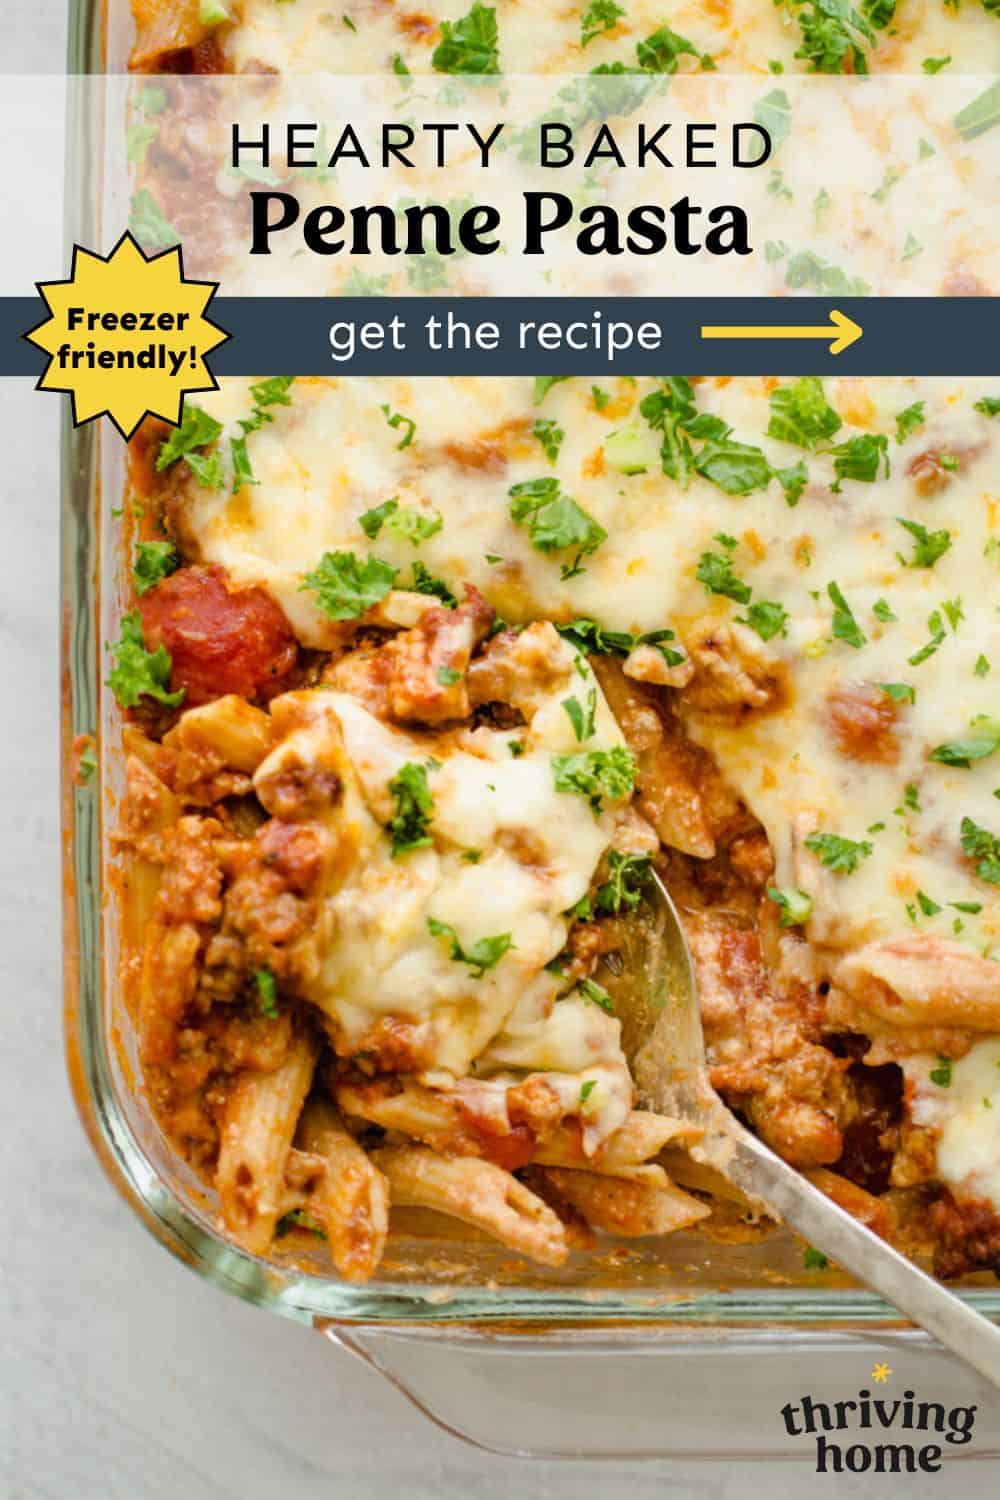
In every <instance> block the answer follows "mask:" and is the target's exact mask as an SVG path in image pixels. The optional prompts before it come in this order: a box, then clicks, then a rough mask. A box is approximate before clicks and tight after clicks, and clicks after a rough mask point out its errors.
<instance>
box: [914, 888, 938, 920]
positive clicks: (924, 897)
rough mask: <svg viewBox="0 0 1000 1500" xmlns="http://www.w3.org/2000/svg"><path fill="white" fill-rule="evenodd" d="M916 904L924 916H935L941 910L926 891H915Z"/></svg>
mask: <svg viewBox="0 0 1000 1500" xmlns="http://www.w3.org/2000/svg"><path fill="white" fill-rule="evenodd" d="M917 905H918V906H919V907H920V910H921V911H922V912H923V914H924V916H925V917H936V916H937V914H938V912H939V911H940V910H941V906H940V903H939V902H937V901H934V900H932V899H931V897H930V896H928V894H927V892H926V891H918V892H917Z"/></svg>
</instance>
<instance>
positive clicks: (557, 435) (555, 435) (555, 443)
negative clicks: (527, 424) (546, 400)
mask: <svg viewBox="0 0 1000 1500" xmlns="http://www.w3.org/2000/svg"><path fill="white" fill-rule="evenodd" d="M531 433H532V436H533V437H535V438H537V440H538V442H540V443H541V445H542V452H543V453H544V454H545V457H546V458H547V459H548V461H549V463H550V464H554V463H555V461H556V459H557V458H558V457H559V449H560V448H561V447H562V444H563V439H564V438H565V436H566V433H565V432H564V430H563V428H561V427H560V426H559V423H558V422H557V421H555V420H554V418H552V417H539V418H538V419H537V420H536V422H535V425H534V426H533V427H532V429H531Z"/></svg>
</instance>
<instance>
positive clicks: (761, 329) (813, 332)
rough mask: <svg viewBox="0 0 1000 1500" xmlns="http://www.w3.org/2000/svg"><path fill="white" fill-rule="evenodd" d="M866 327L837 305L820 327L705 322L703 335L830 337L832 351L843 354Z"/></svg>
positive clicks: (709, 336)
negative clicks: (732, 324) (732, 325)
mask: <svg viewBox="0 0 1000 1500" xmlns="http://www.w3.org/2000/svg"><path fill="white" fill-rule="evenodd" d="M863 332H864V329H863V328H861V327H860V326H859V325H858V324H857V323H855V321H854V319H853V318H849V317H848V316H847V314H846V313H842V312H840V311H839V309H837V308H836V307H834V308H831V309H830V321H829V323H823V324H821V325H820V326H819V327H818V328H815V327H814V328H809V327H806V328H788V327H784V326H782V325H781V324H780V323H779V324H775V325H773V326H771V325H769V324H766V323H764V324H760V325H756V326H755V325H753V324H750V325H747V324H744V325H742V326H740V325H736V326H734V327H730V326H728V325H726V324H721V325H716V324H708V323H706V324H703V325H702V330H701V336H702V338H703V339H829V340H830V353H831V354H842V353H843V352H844V350H845V349H849V348H850V347H851V345H852V344H856V343H857V341H858V339H859V338H860V337H861V335H862V333H863Z"/></svg>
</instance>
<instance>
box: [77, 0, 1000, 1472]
mask: <svg viewBox="0 0 1000 1500" xmlns="http://www.w3.org/2000/svg"><path fill="white" fill-rule="evenodd" d="M120 43H121V39H118V43H117V44H116V43H115V40H114V39H113V38H111V39H109V38H108V37H107V35H106V30H105V17H104V13H103V7H102V5H101V4H100V0H79V3H78V4H76V5H75V6H74V8H73V12H72V24H71V41H70V58H69V68H70V72H71V73H73V74H78V75H87V74H91V75H93V74H95V73H100V72H101V70H102V69H103V68H104V66H105V62H106V59H107V58H108V57H109V56H110V57H111V58H112V60H113V62H116V63H118V64H119V65H120V61H121V52H120ZM93 86H94V85H93V80H91V83H90V91H92V89H93ZM90 91H88V88H87V86H86V84H85V82H84V81H83V80H81V85H80V88H79V90H77V91H76V95H75V97H74V90H73V89H72V88H71V90H70V98H71V108H70V118H69V121H68V170H67V184H68V187H67V197H68V209H69V211H68V215H67V223H68V229H69V234H68V239H69V241H70V242H73V241H77V242H80V243H82V244H84V245H88V246H91V245H92V246H95V247H96V248H98V249H103V248H104V246H105V244H106V242H107V241H108V239H109V235H108V233H105V232H104V231H103V228H102V220H103V217H104V214H103V208H104V204H105V201H106V199H105V191H106V185H105V181H104V167H103V164H104V162H105V159H106V158H105V153H106V143H105V141H104V139H103V137H102V127H101V123H100V121H101V116H100V112H99V111H97V110H95V109H94V108H93V107H92V92H90ZM117 227H118V226H117V225H115V224H112V225H111V226H110V229H111V231H115V232H116V231H117ZM124 486H125V474H124V450H123V448H122V445H121V443H120V442H119V440H118V438H117V437H115V436H112V435H111V433H110V431H108V432H105V431H100V430H97V429H96V428H95V427H93V426H91V427H86V428H82V429H77V430H74V429H73V427H72V424H71V418H70V415H69V412H68V410H67V414H66V419H65V427H64V434H63V494H62V622H63V634H62V652H63V661H62V683H63V720H62V725H63V751H64V754H63V766H64V771H63V805H64V829H65V874H64V903H65V904H64V952H65V1006H66V1011H65V1016H66V1043H67V1052H68V1060H69V1070H70V1075H71V1079H72V1084H73V1088H74V1093H75V1095H76V1099H77V1103H78V1106H79V1109H80V1113H81V1116H82V1119H83V1122H84V1125H85V1128H86V1129H87V1132H88V1135H89V1137H90V1139H91V1141H92V1143H93V1145H94V1149H95V1151H96V1153H97V1155H98V1157H99V1159H100V1160H101V1162H102V1164H103V1166H104V1167H105V1170H106V1171H107V1173H108V1175H109V1177H110V1178H111V1180H112V1182H113V1183H114V1185H115V1186H116V1187H117V1188H118V1190H119V1191H120V1192H121V1193H122V1194H123V1196H125V1197H126V1198H127V1200H128V1201H129V1203H130V1204H131V1205H132V1207H133V1208H134V1210H135V1212H136V1213H137V1215H138V1216H139V1217H140V1218H141V1220H142V1221H143V1223H144V1224H145V1225H146V1226H147V1228H148V1229H149V1230H150V1231H151V1232H152V1233H153V1234H154V1235H155V1236H156V1238H157V1239H158V1240H159V1241H160V1242H161V1243H162V1244H164V1245H165V1246H166V1247H167V1248H169V1249H170V1250H171V1251H172V1252H173V1253H174V1254H175V1255H177V1256H178V1257H179V1258H181V1259H183V1260H184V1261H186V1262H187V1263H188V1264H189V1265H190V1266H191V1267H192V1268H193V1269H195V1270H197V1271H199V1272H200V1273H201V1274H202V1275H204V1276H206V1277H207V1278H208V1279H210V1280H211V1281H213V1282H214V1283H215V1284H216V1285H218V1286H219V1287H221V1288H223V1289H225V1290H227V1291H229V1292H233V1293H235V1294H236V1295H238V1296H241V1297H243V1298H244V1299H245V1300H247V1301H250V1302H253V1303H255V1304H258V1305H260V1306H262V1307H267V1308H269V1309H271V1310H272V1311H275V1312H279V1313H282V1314H283V1315H285V1316H287V1317H291V1318H294V1319H296V1320H298V1321H301V1322H304V1323H307V1324H311V1325H312V1326H313V1327H315V1328H316V1329H318V1330H319V1331H321V1332H323V1333H325V1334H326V1335H327V1336H328V1337H331V1338H332V1339H334V1340H336V1341H337V1342H339V1343H341V1344H342V1345H343V1346H344V1347H346V1348H349V1349H351V1350H352V1351H354V1352H356V1353H358V1354H359V1355H361V1356H362V1357H364V1358H365V1359H367V1360H368V1361H369V1362H370V1363H371V1364H372V1365H373V1366H374V1367H375V1368H377V1369H379V1370H380V1372H382V1373H383V1374H385V1375H386V1376H387V1377H388V1378H389V1379H390V1380H392V1381H393V1382H394V1383H396V1384H397V1385H398V1386H399V1387H400V1388H401V1389H402V1390H403V1391H405V1392H406V1394H407V1395H409V1396H410V1397H411V1398H412V1399H413V1400H414V1401H415V1402H416V1403H417V1404H418V1405H419V1406H421V1408H422V1409H423V1410H424V1411H426V1412H427V1413H428V1415H430V1416H431V1417H432V1418H433V1419H434V1420H436V1421H438V1422H439V1423H440V1424H442V1425H443V1426H445V1427H446V1428H448V1429H449V1430H450V1431H453V1432H456V1433H458V1434H460V1435H462V1436H464V1437H466V1438H468V1439H470V1440H472V1441H474V1442H477V1443H480V1444H482V1445H483V1446H486V1447H489V1448H491V1449H494V1450H496V1451H502V1452H508V1453H518V1454H535V1455H539V1456H548V1457H556V1456H565V1457H582V1456H594V1457H598V1456H602V1457H610V1456H627V1457H640V1456H643V1457H655V1456H663V1455H667V1454H669V1455H673V1456H682V1455H683V1456H704V1457H723V1456H725V1457H765V1456H775V1455H780V1456H788V1457H799V1458H803V1457H808V1456H809V1452H810V1447H811V1436H809V1435H797V1434H795V1433H791V1432H789V1431H788V1425H789V1424H788V1423H787V1422H786V1420H785V1419H783V1417H782V1416H781V1408H782V1406H784V1405H785V1404H786V1403H787V1402H789V1401H798V1400H801V1397H802V1394H803V1393H808V1394H809V1395H810V1396H811V1397H812V1398H813V1399H814V1400H824V1399H825V1400H827V1401H830V1400H834V1399H843V1398H844V1397H851V1396H853V1395H855V1394H856V1393H857V1389H858V1387H859V1386H864V1385H866V1384H867V1383H868V1381H869V1379H870V1374H869V1372H870V1370H871V1368H872V1366H873V1365H874V1363H876V1362H878V1361H883V1362H886V1363H889V1364H891V1365H894V1366H895V1367H896V1376H897V1384H898V1379H899V1378H900V1377H901V1378H903V1379H904V1380H905V1381H906V1383H907V1385H908V1386H911V1385H912V1386H913V1387H914V1388H916V1389H917V1390H918V1394H919V1395H920V1396H921V1397H923V1396H927V1397H928V1398H936V1399H939V1400H943V1401H947V1402H949V1403H955V1402H959V1401H963V1402H968V1403H971V1402H978V1404H979V1420H978V1424H977V1431H976V1434H975V1441H974V1442H973V1443H969V1444H968V1445H967V1446H961V1447H955V1448H954V1449H952V1450H950V1451H949V1456H951V1457H963V1458H973V1457H974V1458H981V1457H988V1456H995V1455H997V1454H998V1453H1000V1414H998V1413H997V1412H996V1411H995V1403H992V1405H993V1408H994V1410H992V1411H991V1407H990V1404H989V1400H988V1398H989V1393H988V1392H987V1390H986V1388H985V1387H984V1386H983V1385H982V1384H981V1383H978V1382H977V1381H976V1380H975V1379H974V1378H973V1377H972V1376H970V1375H968V1374H967V1373H966V1372H964V1371H963V1370H962V1369H960V1368H959V1367H958V1366H957V1365H956V1364H955V1363H954V1362H953V1361H952V1360H951V1359H950V1358H949V1357H948V1356H946V1355H944V1354H942V1353H941V1352H940V1351H938V1350H937V1349H936V1346H934V1345H933V1344H932V1343H931V1342H930V1341H929V1340H927V1339H926V1338H924V1337H923V1336H922V1335H920V1334H917V1333H915V1332H913V1331H912V1330H910V1329H908V1328H907V1327H906V1326H904V1325H903V1324H901V1323H900V1320H899V1318H898V1316H897V1315H895V1314H894V1312H893V1310H892V1309H891V1308H888V1307H887V1306H886V1305H885V1304H884V1303H883V1302H881V1301H880V1300H879V1299H878V1298H876V1297H874V1296H872V1295H870V1294H869V1293H867V1292H864V1291H862V1290H858V1289H857V1288H856V1287H855V1286H853V1285H851V1284H849V1283H848V1282H846V1281H845V1280H842V1279H841V1280H838V1279H837V1278H836V1276H834V1275H826V1276H823V1277H822V1278H819V1277H817V1276H816V1275H815V1274H811V1273H810V1272H808V1271H806V1270H804V1269H803V1264H802V1254H801V1246H799V1245H797V1244H796V1243H795V1242H794V1241H793V1240H792V1238H791V1236H787V1235H775V1236H772V1237H771V1238H770V1239H767V1240H765V1241H763V1242H761V1243H752V1244H734V1245H727V1244H718V1243H716V1244H710V1243H709V1242H708V1241H707V1240H705V1239H702V1238H700V1237H697V1236H692V1235H676V1236H672V1237H669V1238H667V1239H665V1240H663V1241H661V1242H639V1244H638V1248H637V1247H636V1242H627V1243H626V1242H621V1243H620V1244H618V1245H614V1244H612V1243H609V1242H608V1243H605V1245H604V1246H603V1247H602V1250H601V1251H600V1253H599V1254H597V1255H595V1256H592V1257H590V1258H587V1259H584V1258H583V1257H579V1256H576V1257H574V1258H573V1259H572V1260H571V1262H570V1263H569V1265H568V1266H567V1267H565V1268H563V1269H561V1270H559V1271H546V1270H542V1269H540V1268H537V1267H528V1266H527V1265H526V1264H525V1263H524V1262H516V1261H514V1260H513V1259H512V1257H511V1256H510V1254H509V1253H508V1252H506V1251H504V1250H503V1249H502V1248H500V1247H496V1246H493V1245H491V1244H489V1243H488V1242H486V1241H485V1240H483V1239H477V1240H469V1239H465V1238H462V1239H459V1238H450V1237H448V1238H446V1237H443V1236H442V1235H441V1233H440V1231H439V1230H438V1229H437V1228H436V1227H434V1226H432V1225H430V1222H429V1221H422V1220H421V1219H420V1218H419V1217H416V1216H414V1217H413V1218H412V1219H411V1220H409V1221H407V1222H406V1223H405V1224H401V1228H400V1230H399V1232H398V1233H396V1234H395V1235H394V1237H393V1240H392V1241H391V1250H390V1253H389V1254H388V1255H387V1257H386V1261H385V1263H384V1265H383V1268H382V1271H381V1273H380V1275H379V1277H378V1278H377V1279H376V1280H375V1281H373V1282H371V1283H369V1284H367V1285H365V1286H356V1285H347V1284H345V1283H343V1282H341V1281H339V1280H338V1279H337V1278H336V1277H334V1276H332V1275H331V1274H330V1273H329V1272H328V1271H327V1270H326V1269H325V1268H324V1267H322V1266H321V1265H319V1264H318V1263H317V1264H315V1265H314V1264H312V1263H310V1262H309V1261H308V1260H305V1259H303V1257H302V1255H301V1253H300V1254H298V1255H295V1256H293V1255H281V1254H279V1255H278V1256H276V1257H275V1258H274V1259H272V1260H269V1261H266V1262H265V1261H263V1260H261V1259H257V1258H255V1257H253V1256H251V1255H248V1254H246V1253H244V1252H243V1251H241V1250H239V1249H237V1248H235V1247H234V1246H233V1245H232V1244H231V1243H229V1242H227V1241H226V1240H225V1239H224V1238H223V1237H222V1236H221V1235H220V1234H219V1233H218V1232H217V1229H216V1228H215V1224H214V1216H213V1210H212V1205H211V1203H210V1202H209V1201H208V1199H207V1197H206V1194H205V1192H204V1189H203V1188H202V1186H201V1185H200V1184H199V1183H197V1182H196V1181H195V1180H194V1179H193V1178H192V1177H191V1176H190V1175H189V1174H187V1173H186V1172H185V1171H184V1169H182V1168H180V1167H179V1166H178V1164H177V1161H176V1159H175V1158H174V1157H173V1156H172V1154H171V1152H170V1149H169V1147H168V1146H167V1144H166V1142H165V1141H164V1140H163V1138H162V1137H161V1135H160V1133H159V1131H158V1129H157V1127H156V1125H155V1123H154V1122H153V1121H152V1119H151V1117H150V1115H149V1114H148V1112H147V1111H146V1109H145V1107H144V1105H143V1102H142V1099H141V1097H140V1095H139V1094H138V1092H137V1091H136V1089H135V1087H134V1081H135V1078H136V1076H137V1062H136V1058H135V1056H134V1052H133V1049H132V1043H131V1028H130V1024H129V1020H128V1017H127V1015H126V1014H125V1010H124V1005H123V1001H122V997H121V992H120V987H119V984H118V978H117V969H118V952H119V934H118V929H117V924H118V902H117V900H116V898H115V892H114V889H113V873H114V853H113V849H112V845H111V841H110V833H111V831H112V829H113V827H114V822H115V808H116V801H117V799H118V797H119V796H120V794H121V787H122V764H121V753H120V750H119V748H118V740H119V733H118V722H117V711H116V708H115V705H114V702H113V699H111V697H110V694H109V693H108V692H107V690H106V689H105V688H104V687H103V686H102V679H103V676H104V675H105V674H104V669H103V643H104V642H105V641H106V640H108V639H110V638H111V637H112V636H113V635H114V633H115V630H114V625H115V622H116V621H117V618H118V615H119V613H120V604H121V599H120V598H119V597H118V594H117V588H118V581H119V579H120V577H121V574H122V572H123V569H122V567H121V559H120V556H119V550H118V549H120V545H121V543H120V528H116V527H114V526H113V525H112V522H111V518H110V512H111V509H112V507H113V506H116V505H117V504H118V503H119V500H120V496H121V495H122V494H123V492H124ZM89 735H93V736H95V738H96V740H97V744H98V746H99V747H100V754H99V756H98V769H97V773H96V775H95V776H94V777H93V778H92V779H91V781H90V782H89V784H87V785H84V786H80V785H79V784H78V780H79V778H78V777H77V776H76V775H75V774H74V763H75V759H76V757H75V755H74V747H78V744H79V739H78V737H80V736H89ZM962 1295H964V1296H965V1297H967V1298H968V1299H969V1300H970V1301H971V1302H972V1303H973V1304H974V1305H975V1306H976V1307H978V1308H979V1309H980V1310H981V1311H982V1312H984V1313H985V1314H987V1315H989V1316H992V1317H997V1316H1000V1289H994V1288H992V1287H989V1286H986V1285H982V1284H979V1285H976V1286H970V1287H969V1288H968V1289H967V1290H965V1291H964V1292H963V1293H962ZM651 1361H652V1362H655V1369H654V1368H651ZM651 1376H653V1377H654V1378H651ZM807 1444H808V1445H810V1446H809V1447H807V1446H806V1445H807Z"/></svg>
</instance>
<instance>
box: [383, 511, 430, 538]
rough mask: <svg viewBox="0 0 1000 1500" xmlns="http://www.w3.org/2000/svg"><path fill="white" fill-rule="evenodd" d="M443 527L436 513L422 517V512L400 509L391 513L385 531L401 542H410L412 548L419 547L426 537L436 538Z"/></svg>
mask: <svg viewBox="0 0 1000 1500" xmlns="http://www.w3.org/2000/svg"><path fill="white" fill-rule="evenodd" d="M443 525H444V522H443V520H442V519H441V516H440V515H439V514H438V512H437V511H436V510H435V511H432V512H431V514H430V515H424V514H423V512H422V511H419V510H410V509H409V508H401V509H399V510H395V511H393V513H392V515H391V516H390V517H389V519H388V521H387V522H386V530H388V531H391V532H393V534H394V535H395V536H398V537H399V538H400V539H401V540H403V541H406V542H411V543H412V544H413V546H414V547H419V546H420V543H421V542H426V541H427V539H428V537H432V536H437V534H438V532H439V531H440V530H441V527H442V526H443Z"/></svg>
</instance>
